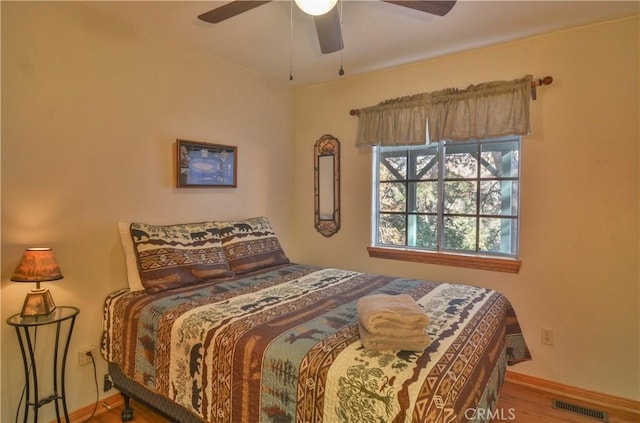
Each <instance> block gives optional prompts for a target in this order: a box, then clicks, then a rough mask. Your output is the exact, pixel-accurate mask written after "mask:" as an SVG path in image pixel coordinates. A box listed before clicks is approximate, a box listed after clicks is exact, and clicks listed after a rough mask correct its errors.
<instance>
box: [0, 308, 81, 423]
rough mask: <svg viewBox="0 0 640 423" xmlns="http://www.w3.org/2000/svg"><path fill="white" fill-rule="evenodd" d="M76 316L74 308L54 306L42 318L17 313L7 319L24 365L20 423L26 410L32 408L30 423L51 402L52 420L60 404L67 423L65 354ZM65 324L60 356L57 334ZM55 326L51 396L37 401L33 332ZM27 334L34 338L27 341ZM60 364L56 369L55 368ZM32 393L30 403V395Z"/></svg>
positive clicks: (28, 337) (26, 413) (26, 414)
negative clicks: (23, 391) (24, 396)
mask: <svg viewBox="0 0 640 423" xmlns="http://www.w3.org/2000/svg"><path fill="white" fill-rule="evenodd" d="M78 313H80V310H79V309H78V308H77V307H70V306H57V307H56V308H55V310H53V311H52V312H51V313H50V314H48V315H45V316H25V317H22V316H21V315H20V313H18V314H14V315H13V316H11V317H9V318H8V319H7V323H8V324H9V325H11V326H13V327H15V328H16V334H17V335H18V343H19V344H20V352H21V353H22V363H23V364H24V380H25V392H26V402H25V409H24V423H26V422H27V418H28V416H29V407H33V414H34V416H33V421H34V422H37V421H38V409H39V408H40V407H42V406H44V405H46V404H49V403H50V402H52V401H53V402H54V403H55V406H56V418H57V421H58V423H59V422H60V406H59V404H58V402H59V401H60V402H62V409H63V411H64V417H65V421H67V422H68V421H69V413H68V411H67V400H66V395H65V386H64V385H65V383H64V375H65V368H66V365H67V353H68V351H69V341H70V340H71V333H72V332H73V325H74V324H75V322H76V316H77V315H78ZM65 321H68V323H69V324H68V330H67V333H66V337H65V338H64V348H63V350H62V354H60V347H61V344H60V338H61V336H60V332H61V330H60V329H61V326H62V323H63V322H65ZM47 325H55V326H56V341H55V345H54V348H53V354H54V355H53V393H52V394H51V395H49V396H47V397H45V398H42V399H40V398H39V395H38V371H37V366H36V361H35V356H34V352H35V347H36V345H35V333H36V331H37V330H38V327H40V326H47ZM31 332H33V333H34V339H33V341H32V339H31ZM59 365H60V368H59V367H58V366H59ZM32 392H33V400H31V393H32Z"/></svg>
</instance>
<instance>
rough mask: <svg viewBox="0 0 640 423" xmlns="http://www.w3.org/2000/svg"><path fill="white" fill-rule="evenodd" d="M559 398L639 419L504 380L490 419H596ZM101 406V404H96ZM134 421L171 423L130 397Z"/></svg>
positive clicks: (617, 419) (111, 416)
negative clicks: (557, 404) (561, 406)
mask: <svg viewBox="0 0 640 423" xmlns="http://www.w3.org/2000/svg"><path fill="white" fill-rule="evenodd" d="M554 398H555V399H559V400H563V401H566V402H569V403H572V404H576V405H580V406H583V407H588V408H596V409H598V410H603V411H606V412H607V414H608V417H609V422H611V423H640V410H638V412H637V413H633V412H630V411H620V410H615V409H607V408H603V407H601V406H599V405H594V404H590V403H588V402H584V401H579V400H575V399H572V398H567V397H564V396H562V395H555V394H552V393H549V392H546V391H543V390H539V389H536V388H532V387H530V386H524V385H521V384H518V383H515V382H512V381H509V380H507V381H505V384H504V387H503V389H502V393H501V395H500V400H499V401H498V408H497V411H496V413H497V414H493V417H494V419H493V422H494V423H499V422H518V423H553V422H562V423H594V422H597V421H598V420H596V419H593V418H589V417H583V416H579V415H575V414H572V413H569V412H567V411H561V410H556V409H554V408H552V406H551V403H552V400H553V399H554ZM99 407H100V408H102V406H101V405H99ZM123 407H124V406H123V405H122V402H121V401H118V403H116V404H114V405H113V406H112V407H111V410H108V411H105V412H103V413H102V414H99V415H97V416H95V417H93V418H92V419H91V420H89V422H90V423H119V422H120V411H122V409H123ZM132 407H133V409H134V420H133V421H134V422H135V423H171V422H170V421H169V420H167V419H165V418H163V417H161V416H159V415H157V414H156V413H154V412H153V411H152V410H150V409H149V408H147V407H146V406H144V405H143V404H140V403H138V402H136V401H132ZM72 421H73V422H74V423H79V422H83V421H84V419H79V420H74V419H72Z"/></svg>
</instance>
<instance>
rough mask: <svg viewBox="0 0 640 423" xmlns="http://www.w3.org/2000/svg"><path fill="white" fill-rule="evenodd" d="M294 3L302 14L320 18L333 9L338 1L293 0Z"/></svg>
mask: <svg viewBox="0 0 640 423" xmlns="http://www.w3.org/2000/svg"><path fill="white" fill-rule="evenodd" d="M295 2H296V4H297V5H298V7H299V8H300V9H301V10H302V11H303V12H304V13H306V14H308V15H312V16H320V15H324V14H325V13H327V12H329V11H330V10H331V9H333V7H334V6H335V5H336V3H338V0H295Z"/></svg>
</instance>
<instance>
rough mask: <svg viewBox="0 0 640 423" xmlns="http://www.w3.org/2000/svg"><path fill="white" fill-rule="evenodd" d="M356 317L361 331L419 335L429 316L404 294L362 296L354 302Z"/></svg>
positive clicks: (381, 333) (377, 333)
mask: <svg viewBox="0 0 640 423" xmlns="http://www.w3.org/2000/svg"><path fill="white" fill-rule="evenodd" d="M358 317H359V318H360V322H361V323H362V325H363V326H364V328H365V329H366V330H367V331H368V332H371V333H372V334H376V335H387V336H394V337H395V336H400V337H407V336H414V335H422V334H424V329H425V328H426V327H427V326H428V325H429V316H427V314H426V313H425V312H424V311H423V310H422V308H421V307H420V306H419V305H418V304H417V303H416V302H415V300H414V299H413V298H412V297H411V296H409V295H407V294H400V295H387V294H374V295H367V296H365V297H362V298H360V299H359V300H358Z"/></svg>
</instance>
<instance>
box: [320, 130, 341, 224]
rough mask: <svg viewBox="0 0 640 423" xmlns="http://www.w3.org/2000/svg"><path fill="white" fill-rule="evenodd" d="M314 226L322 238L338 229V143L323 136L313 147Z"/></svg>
mask: <svg viewBox="0 0 640 423" xmlns="http://www.w3.org/2000/svg"><path fill="white" fill-rule="evenodd" d="M314 163H315V166H314V172H315V226H316V230H317V231H318V232H320V233H321V234H322V235H324V236H327V237H328V236H331V235H333V234H335V233H336V232H338V229H340V141H338V140H337V139H336V138H334V137H332V136H331V135H323V136H322V138H320V139H319V140H318V141H316V144H315V147H314Z"/></svg>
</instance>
